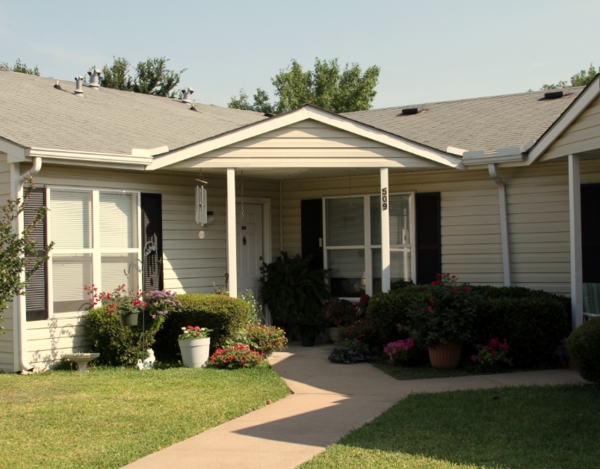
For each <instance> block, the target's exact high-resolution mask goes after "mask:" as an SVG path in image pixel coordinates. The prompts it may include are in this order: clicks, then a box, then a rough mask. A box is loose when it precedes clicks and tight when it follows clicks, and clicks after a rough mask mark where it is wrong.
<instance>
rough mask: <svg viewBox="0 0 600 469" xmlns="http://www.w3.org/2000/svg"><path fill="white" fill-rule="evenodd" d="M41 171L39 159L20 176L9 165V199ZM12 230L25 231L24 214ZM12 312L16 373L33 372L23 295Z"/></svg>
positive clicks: (16, 166) (16, 168) (15, 166)
mask: <svg viewBox="0 0 600 469" xmlns="http://www.w3.org/2000/svg"><path fill="white" fill-rule="evenodd" d="M41 169H42V159H41V158H40V157H33V166H32V167H31V169H30V170H29V171H27V172H25V173H23V174H21V168H20V164H19V163H11V165H10V172H11V181H12V184H11V185H12V194H11V197H12V198H13V199H14V200H16V199H22V198H23V181H25V180H26V179H27V178H28V177H30V176H35V175H36V174H38V173H39V172H40V170H41ZM13 229H14V230H15V233H17V235H18V236H21V234H22V233H23V230H24V229H25V214H24V213H23V212H21V213H19V214H18V216H17V218H16V219H15V220H14V222H13ZM20 277H21V278H20V280H21V282H24V281H25V272H24V271H22V272H21V273H20ZM13 308H14V309H13V311H14V316H15V319H16V321H15V329H16V330H15V331H14V338H15V352H16V356H17V357H18V362H17V363H16V367H15V368H16V371H17V372H19V373H24V372H29V371H33V368H34V367H33V365H31V363H29V360H28V358H27V318H26V315H27V300H26V298H25V295H16V296H15V297H14V299H13Z"/></svg>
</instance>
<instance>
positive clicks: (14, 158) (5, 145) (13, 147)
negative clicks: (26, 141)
mask: <svg viewBox="0 0 600 469" xmlns="http://www.w3.org/2000/svg"><path fill="white" fill-rule="evenodd" d="M0 151H1V152H2V153H6V154H7V155H8V158H7V161H8V163H21V162H23V161H25V160H26V159H27V157H28V156H29V148H27V147H23V146H21V145H19V144H17V143H14V142H11V141H10V140H7V139H5V138H2V137H0Z"/></svg>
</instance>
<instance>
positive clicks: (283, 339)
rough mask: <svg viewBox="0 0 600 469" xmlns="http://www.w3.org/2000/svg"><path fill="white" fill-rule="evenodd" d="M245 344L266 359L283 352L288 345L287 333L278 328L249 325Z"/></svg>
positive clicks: (246, 330) (245, 334)
mask: <svg viewBox="0 0 600 469" xmlns="http://www.w3.org/2000/svg"><path fill="white" fill-rule="evenodd" d="M244 332H245V333H244V342H243V343H244V344H245V345H248V346H250V348H251V349H252V350H254V351H256V352H261V353H263V354H264V355H265V357H268V356H270V355H271V354H272V353H273V352H279V351H280V350H283V349H284V348H285V346H286V345H287V343H288V338H287V336H286V335H285V331H284V330H283V329H281V328H279V327H276V326H264V325H260V324H249V325H247V326H246V329H245V331H244Z"/></svg>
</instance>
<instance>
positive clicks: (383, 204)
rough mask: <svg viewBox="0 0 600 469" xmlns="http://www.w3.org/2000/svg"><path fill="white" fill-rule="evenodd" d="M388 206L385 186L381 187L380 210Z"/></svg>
mask: <svg viewBox="0 0 600 469" xmlns="http://www.w3.org/2000/svg"><path fill="white" fill-rule="evenodd" d="M387 208H388V191H387V187H383V188H381V211H385V210H387Z"/></svg>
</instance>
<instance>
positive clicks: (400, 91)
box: [0, 0, 600, 108]
mask: <svg viewBox="0 0 600 469" xmlns="http://www.w3.org/2000/svg"><path fill="white" fill-rule="evenodd" d="M598 18H600V2H599V1H598V0H596V1H589V0H570V1H569V2H565V1H564V0H562V1H554V0H544V1H537V0H518V1H513V0H502V1H497V0H496V1H486V0H477V1H475V0H453V1H448V0H436V1H434V0H414V1H403V0H396V1H392V0H370V1H360V0H320V1H319V0H317V1H314V0H297V1H295V2H292V1H285V0H278V1H276V0H273V1H269V0H229V1H226V0H221V1H216V0H213V1H203V0H194V1H192V0H189V1H178V0H169V1H165V0H161V1H153V0H145V1H137V0H121V1H113V0H102V1H93V0H80V1H61V0H51V1H50V0H19V1H15V0H0V62H8V63H9V64H10V65H12V64H14V62H15V60H16V59H17V58H20V59H21V60H22V61H24V62H25V63H27V65H28V66H34V65H37V66H38V67H39V69H40V72H41V75H42V76H50V77H54V78H57V79H62V80H70V81H72V80H73V78H74V77H75V76H76V75H85V73H86V72H87V70H88V69H89V68H90V67H91V66H92V65H96V66H98V67H102V66H103V65H104V64H106V63H108V64H111V63H112V61H113V57H114V56H118V57H125V58H127V59H128V60H129V62H131V63H132V64H136V63H137V62H138V61H141V60H145V59H147V58H149V57H162V56H166V57H167V58H168V59H169V62H168V64H169V66H170V68H172V69H173V70H177V71H179V70H182V69H184V68H185V69H187V70H186V71H185V72H184V73H183V75H182V79H181V83H180V86H181V87H186V86H190V87H192V88H193V89H194V90H195V93H194V96H193V97H194V99H195V100H196V101H198V102H201V103H206V104H215V105H219V106H226V105H227V103H228V102H229V100H230V98H231V96H233V95H237V94H238V93H239V91H240V89H242V88H244V89H245V90H246V92H247V93H248V94H250V95H252V93H253V92H254V91H255V89H256V88H257V87H261V88H263V89H265V90H266V91H267V92H268V93H269V94H270V95H271V96H272V95H273V88H272V85H271V80H270V79H271V77H273V76H275V75H276V74H277V73H278V72H279V71H280V70H281V69H284V68H286V67H287V66H288V65H289V64H290V61H291V60H292V59H296V60H298V61H299V62H300V63H301V64H302V65H303V66H304V67H305V68H306V69H310V68H312V67H313V65H314V61H315V58H316V57H318V58H320V59H326V60H329V59H334V58H338V59H339V61H340V63H342V64H346V63H350V64H352V63H358V64H360V66H361V67H362V68H363V69H366V68H367V67H369V66H372V65H378V66H379V67H380V68H381V74H380V79H379V84H378V86H377V88H376V91H377V96H376V98H375V100H374V102H373V107H375V108H382V107H391V106H401V105H408V104H420V103H427V102H436V101H448V100H454V99H464V98H474V97H479V96H491V95H501V94H510V93H519V92H524V91H528V90H530V89H534V90H537V89H539V88H540V87H541V86H542V85H543V84H545V83H555V82H557V81H558V80H561V79H565V80H568V79H569V78H570V77H571V76H572V75H574V74H575V73H577V72H578V71H579V70H581V69H584V68H585V69H587V67H588V66H589V64H590V62H594V64H595V65H596V66H600V57H599V56H598V43H599V39H600V28H598Z"/></svg>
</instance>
